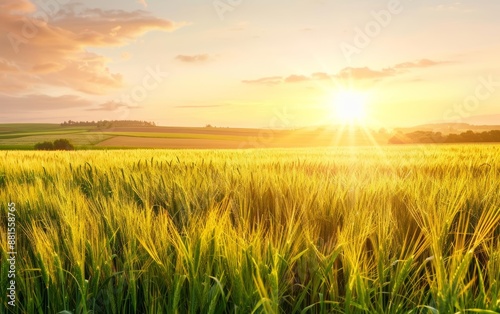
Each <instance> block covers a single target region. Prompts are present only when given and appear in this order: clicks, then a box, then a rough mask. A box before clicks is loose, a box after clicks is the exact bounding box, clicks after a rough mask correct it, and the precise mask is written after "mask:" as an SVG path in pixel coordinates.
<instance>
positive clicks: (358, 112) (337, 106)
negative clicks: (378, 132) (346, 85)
mask: <svg viewBox="0 0 500 314" xmlns="http://www.w3.org/2000/svg"><path fill="white" fill-rule="evenodd" d="M331 105H332V106H333V108H334V110H335V115H336V118H337V119H338V120H340V121H342V122H344V123H355V122H358V123H359V122H363V121H364V120H365V118H366V95H365V94H363V93H362V92H358V91H355V90H342V91H339V92H337V93H336V94H335V95H334V97H333V100H332V103H331Z"/></svg>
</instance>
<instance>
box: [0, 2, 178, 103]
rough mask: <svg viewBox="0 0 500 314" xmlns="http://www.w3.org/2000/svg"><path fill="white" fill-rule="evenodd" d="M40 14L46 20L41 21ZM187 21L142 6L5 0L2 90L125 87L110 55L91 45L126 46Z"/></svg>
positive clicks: (0, 10)
mask: <svg viewBox="0 0 500 314" xmlns="http://www.w3.org/2000/svg"><path fill="white" fill-rule="evenodd" d="M50 3H55V4H58V3H57V2H55V1H54V2H50ZM44 8H45V9H46V10H47V11H43V10H44ZM42 16H45V17H46V20H47V21H41V20H37V18H40V17H42ZM183 25H185V23H176V22H173V21H170V20H166V19H162V18H157V17H155V16H153V15H151V14H150V13H148V12H146V11H142V10H136V11H131V12H128V11H124V10H103V9H92V8H87V7H85V6H84V5H82V4H67V5H60V6H59V5H51V6H49V5H48V4H47V5H40V8H39V9H38V10H37V8H36V6H35V5H34V2H32V1H28V0H2V2H1V4H0V34H3V35H2V36H0V47H2V48H1V49H0V92H4V93H8V94H9V95H13V96H16V95H17V96H19V95H22V94H33V93H36V91H39V90H47V89H50V88H54V87H56V88H58V89H63V90H65V91H63V93H71V92H75V91H79V92H83V93H87V94H91V95H103V94H107V93H109V92H111V91H114V90H116V89H118V88H120V87H123V77H122V75H121V74H120V73H116V72H113V71H111V70H110V69H109V68H108V66H107V64H108V63H109V62H110V61H111V60H110V59H108V58H105V57H103V56H102V55H99V54H96V53H91V52H89V50H88V48H91V47H92V48H101V47H116V46H125V45H127V44H128V43H131V42H133V41H134V40H136V39H137V38H139V37H141V36H142V35H144V34H145V33H147V32H150V31H165V32H171V31H174V30H176V29H178V28H180V27H182V26H183ZM5 60H8V62H5ZM14 70H17V71H14Z"/></svg>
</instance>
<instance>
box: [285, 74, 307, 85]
mask: <svg viewBox="0 0 500 314" xmlns="http://www.w3.org/2000/svg"><path fill="white" fill-rule="evenodd" d="M308 80H309V78H308V77H307V76H304V75H290V76H289V77H287V78H286V79H285V83H297V82H303V81H308Z"/></svg>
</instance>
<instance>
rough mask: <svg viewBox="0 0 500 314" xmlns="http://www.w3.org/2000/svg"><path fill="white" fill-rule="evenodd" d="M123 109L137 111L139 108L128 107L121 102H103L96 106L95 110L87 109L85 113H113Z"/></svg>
mask: <svg viewBox="0 0 500 314" xmlns="http://www.w3.org/2000/svg"><path fill="white" fill-rule="evenodd" d="M123 108H127V109H137V108H139V107H137V106H129V105H126V104H123V103H121V102H117V101H108V102H105V103H102V104H100V105H98V106H97V107H96V108H89V109H87V111H115V110H118V109H123Z"/></svg>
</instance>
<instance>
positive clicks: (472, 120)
mask: <svg viewBox="0 0 500 314" xmlns="http://www.w3.org/2000/svg"><path fill="white" fill-rule="evenodd" d="M462 121H463V122H464V123H468V124H474V125H497V126H498V125H500V114H494V115H481V116H472V117H468V118H464V119H463V120H462Z"/></svg>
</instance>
